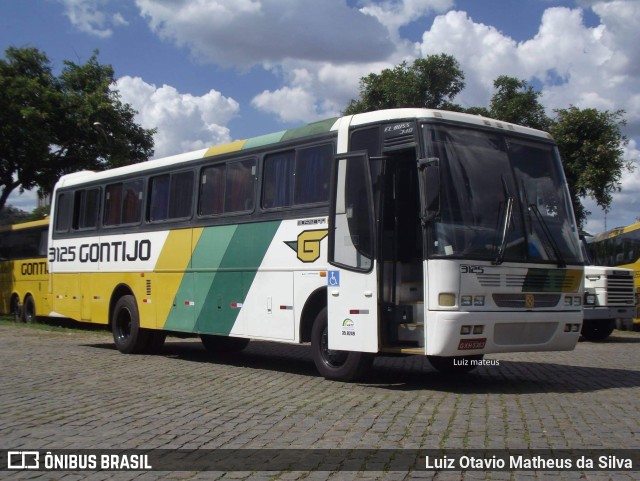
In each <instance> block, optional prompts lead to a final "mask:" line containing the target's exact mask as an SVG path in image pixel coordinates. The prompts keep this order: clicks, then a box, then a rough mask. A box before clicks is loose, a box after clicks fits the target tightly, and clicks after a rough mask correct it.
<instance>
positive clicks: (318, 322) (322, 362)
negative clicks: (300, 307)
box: [311, 307, 373, 382]
mask: <svg viewBox="0 0 640 481" xmlns="http://www.w3.org/2000/svg"><path fill="white" fill-rule="evenodd" d="M327 325H328V323H327V308H326V307H325V308H324V309H322V311H320V313H319V314H318V315H317V316H316V319H315V321H314V323H313V328H312V329H311V354H312V357H313V362H314V364H315V365H316V369H317V370H318V372H319V373H320V374H321V375H322V376H323V377H324V378H326V379H332V380H334V381H344V382H350V381H356V380H358V379H362V378H363V377H364V376H365V375H366V374H367V372H368V371H369V369H370V368H371V364H372V363H373V355H372V354H369V353H366V352H354V351H337V350H333V349H329V331H328V327H327Z"/></svg>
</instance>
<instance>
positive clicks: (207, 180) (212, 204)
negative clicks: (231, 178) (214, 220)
mask: <svg viewBox="0 0 640 481" xmlns="http://www.w3.org/2000/svg"><path fill="white" fill-rule="evenodd" d="M225 172H226V165H225V164H218V165H214V166H212V167H207V168H206V169H204V170H203V171H202V177H201V178H200V201H199V202H200V206H199V209H198V211H199V213H200V215H219V214H222V213H223V212H224V197H225V196H224V189H225Z"/></svg>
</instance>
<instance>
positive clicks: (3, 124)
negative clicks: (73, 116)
mask: <svg viewBox="0 0 640 481" xmlns="http://www.w3.org/2000/svg"><path fill="white" fill-rule="evenodd" d="M6 56H7V60H6V61H5V60H0V188H2V192H0V209H2V207H3V206H4V205H5V204H6V202H7V198H8V197H9V195H10V194H11V192H13V191H14V190H15V189H17V188H20V189H21V190H24V189H31V188H33V187H34V186H35V185H36V178H37V171H38V170H39V169H38V164H39V163H41V162H44V161H45V160H46V159H47V157H48V155H49V144H50V143H51V140H52V139H53V125H54V123H55V122H54V121H53V118H52V116H54V115H56V110H57V103H58V99H57V95H56V91H55V90H56V89H55V85H54V84H55V78H54V77H53V75H52V73H51V67H50V66H49V60H48V59H47V57H46V55H44V54H43V53H41V52H39V51H38V50H36V49H31V48H27V49H16V48H13V47H10V48H9V49H7V51H6Z"/></svg>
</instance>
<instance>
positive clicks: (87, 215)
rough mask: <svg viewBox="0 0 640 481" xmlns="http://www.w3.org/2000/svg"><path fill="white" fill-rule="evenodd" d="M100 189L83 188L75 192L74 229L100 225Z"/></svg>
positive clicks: (91, 227) (92, 227)
mask: <svg viewBox="0 0 640 481" xmlns="http://www.w3.org/2000/svg"><path fill="white" fill-rule="evenodd" d="M99 199H100V189H82V190H78V191H76V193H75V201H74V207H73V228H74V229H95V228H96V227H97V225H98V204H99Z"/></svg>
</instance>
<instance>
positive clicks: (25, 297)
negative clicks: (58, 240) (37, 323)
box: [0, 219, 51, 322]
mask: <svg viewBox="0 0 640 481" xmlns="http://www.w3.org/2000/svg"><path fill="white" fill-rule="evenodd" d="M48 230H49V220H48V219H44V220H37V221H33V222H24V223H21V224H14V225H5V226H0V312H1V313H2V314H11V315H12V316H13V318H14V320H16V321H24V322H32V321H33V320H34V319H35V318H36V316H43V315H47V314H48V313H49V311H50V310H51V306H50V303H49V297H48V284H49V273H48V271H47V232H48Z"/></svg>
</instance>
